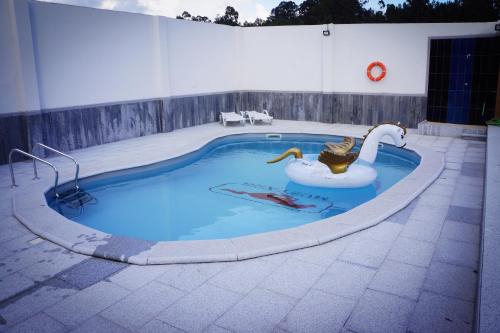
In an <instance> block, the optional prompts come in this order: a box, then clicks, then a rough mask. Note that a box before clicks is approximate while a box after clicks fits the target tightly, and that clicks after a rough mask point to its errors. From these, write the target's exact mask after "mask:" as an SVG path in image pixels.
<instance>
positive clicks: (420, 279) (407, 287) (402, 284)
mask: <svg viewBox="0 0 500 333" xmlns="http://www.w3.org/2000/svg"><path fill="white" fill-rule="evenodd" d="M426 272H427V270H426V269H425V268H422V267H417V266H412V265H407V264H403V263H399V262H395V261H390V260H386V261H384V263H383V264H382V266H380V269H379V270H378V272H377V274H375V277H374V278H373V280H372V281H371V283H370V285H369V288H370V289H374V290H378V291H382V292H386V293H390V294H393V295H398V296H401V297H406V298H409V299H413V300H417V299H418V295H420V291H421V288H422V284H423V283H424V279H425V273H426Z"/></svg>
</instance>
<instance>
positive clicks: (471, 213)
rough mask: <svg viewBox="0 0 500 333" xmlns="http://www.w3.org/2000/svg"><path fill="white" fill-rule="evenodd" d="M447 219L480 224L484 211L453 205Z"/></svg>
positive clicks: (449, 209)
mask: <svg viewBox="0 0 500 333" xmlns="http://www.w3.org/2000/svg"><path fill="white" fill-rule="evenodd" d="M446 219H447V220H452V221H456V222H463V223H469V224H477V225H480V224H481V221H482V219H483V211H482V209H478V208H468V207H462V206H454V205H451V206H450V207H449V208H448V213H447V215H446Z"/></svg>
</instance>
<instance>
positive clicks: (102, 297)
mask: <svg viewBox="0 0 500 333" xmlns="http://www.w3.org/2000/svg"><path fill="white" fill-rule="evenodd" d="M127 294H128V291H127V290H125V289H123V288H122V287H119V286H117V285H115V284H113V283H110V282H99V283H97V284H95V285H93V286H91V287H89V288H87V289H84V290H82V291H80V292H78V293H76V294H74V295H72V296H70V297H68V298H66V299H64V300H63V301H61V302H59V303H57V304H55V305H54V306H52V307H50V308H48V309H46V310H45V313H47V314H48V315H50V316H51V317H53V318H55V319H56V320H58V321H60V322H62V323H63V324H65V325H67V326H76V325H78V324H80V323H82V322H83V321H85V320H87V319H89V318H90V317H92V316H94V315H96V314H98V313H99V312H101V311H102V310H104V309H105V308H107V307H108V306H110V305H112V304H114V303H116V302H117V301H119V300H120V299H122V298H124V297H125V296H127Z"/></svg>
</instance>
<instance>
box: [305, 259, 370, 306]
mask: <svg viewBox="0 0 500 333" xmlns="http://www.w3.org/2000/svg"><path fill="white" fill-rule="evenodd" d="M374 275H375V270H374V269H371V268H367V267H363V266H359V265H353V264H350V263H347V262H343V261H336V262H334V263H333V265H331V266H330V268H329V269H328V271H327V273H326V274H324V275H323V276H322V277H321V278H320V279H319V281H318V282H317V283H316V284H315V285H314V286H313V288H314V289H318V290H321V291H324V292H326V293H331V294H335V295H338V296H342V297H349V298H359V297H361V295H363V293H364V292H365V290H366V288H367V287H368V284H369V283H370V281H371V279H372V278H373V276H374Z"/></svg>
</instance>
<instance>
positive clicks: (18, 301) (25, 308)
mask: <svg viewBox="0 0 500 333" xmlns="http://www.w3.org/2000/svg"><path fill="white" fill-rule="evenodd" d="M76 292H77V290H76V289H73V287H72V286H71V285H69V284H68V283H66V282H64V281H62V280H58V279H55V278H54V279H50V280H49V281H45V282H44V283H42V284H39V285H36V286H35V287H33V288H30V289H28V290H26V291H25V292H23V293H21V294H18V295H16V298H15V299H12V300H10V301H8V302H5V303H0V314H1V315H2V316H3V317H4V319H5V320H6V321H7V324H8V325H14V324H17V323H20V322H22V321H23V320H26V319H27V318H29V317H31V316H33V315H35V314H37V313H38V312H40V311H43V310H45V309H46V308H48V307H50V306H52V305H53V304H55V303H57V302H59V301H61V300H63V299H65V298H66V297H68V296H71V295H73V294H75V293H76Z"/></svg>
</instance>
